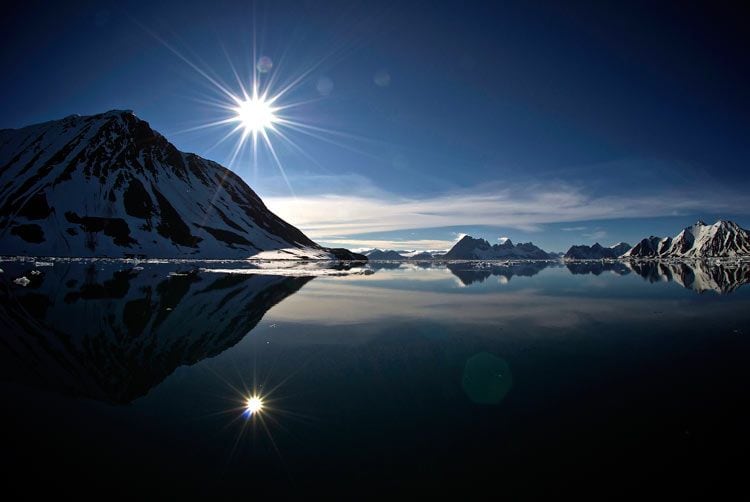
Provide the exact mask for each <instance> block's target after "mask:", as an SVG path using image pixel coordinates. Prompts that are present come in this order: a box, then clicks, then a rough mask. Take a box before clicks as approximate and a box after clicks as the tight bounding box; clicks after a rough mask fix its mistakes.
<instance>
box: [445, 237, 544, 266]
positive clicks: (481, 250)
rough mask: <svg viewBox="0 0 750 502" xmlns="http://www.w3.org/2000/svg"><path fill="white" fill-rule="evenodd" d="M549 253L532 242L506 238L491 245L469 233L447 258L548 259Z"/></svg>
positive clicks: (447, 254)
mask: <svg viewBox="0 0 750 502" xmlns="http://www.w3.org/2000/svg"><path fill="white" fill-rule="evenodd" d="M549 257H550V256H549V255H548V254H547V253H546V252H544V251H542V250H541V249H539V248H538V247H536V246H535V245H534V244H532V243H531V242H527V243H521V244H515V245H514V244H513V242H511V240H510V239H505V240H504V241H503V242H502V243H500V244H495V245H490V243H489V242H487V241H486V240H484V239H475V238H473V237H471V236H469V235H466V236H464V237H463V238H462V239H461V240H460V241H458V242H457V243H456V244H455V245H454V246H453V247H452V248H451V249H450V251H448V252H447V253H446V254H445V256H443V258H444V259H446V260H503V259H523V260H547V259H549Z"/></svg>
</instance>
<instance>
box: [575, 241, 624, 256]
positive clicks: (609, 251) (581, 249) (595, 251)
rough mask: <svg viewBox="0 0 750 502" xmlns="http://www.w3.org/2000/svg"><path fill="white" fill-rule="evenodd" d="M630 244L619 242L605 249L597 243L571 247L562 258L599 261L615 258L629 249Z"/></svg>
mask: <svg viewBox="0 0 750 502" xmlns="http://www.w3.org/2000/svg"><path fill="white" fill-rule="evenodd" d="M630 247H631V246H630V244H627V243H625V242H619V243H617V244H615V245H614V246H610V247H608V248H605V247H604V246H602V245H601V244H599V243H598V242H597V243H596V244H594V245H593V246H587V245H585V244H583V245H580V246H571V247H570V249H568V251H567V253H565V255H564V256H563V258H565V259H567V260H601V259H605V258H617V257H618V256H621V255H622V254H624V253H625V252H627V251H628V250H629V249H630Z"/></svg>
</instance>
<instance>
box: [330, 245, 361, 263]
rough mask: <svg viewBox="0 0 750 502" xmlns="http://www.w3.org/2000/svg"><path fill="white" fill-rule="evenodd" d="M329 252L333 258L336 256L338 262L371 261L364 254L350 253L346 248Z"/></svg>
mask: <svg viewBox="0 0 750 502" xmlns="http://www.w3.org/2000/svg"><path fill="white" fill-rule="evenodd" d="M327 250H328V252H330V253H331V254H332V255H333V256H335V257H336V259H337V260H344V261H367V260H368V259H369V258H368V257H367V256H365V255H363V254H360V253H354V252H353V251H349V250H348V249H344V248H328V249H327Z"/></svg>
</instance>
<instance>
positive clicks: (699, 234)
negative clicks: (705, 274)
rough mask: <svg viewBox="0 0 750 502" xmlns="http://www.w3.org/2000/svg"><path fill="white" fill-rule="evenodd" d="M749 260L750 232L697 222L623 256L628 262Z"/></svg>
mask: <svg viewBox="0 0 750 502" xmlns="http://www.w3.org/2000/svg"><path fill="white" fill-rule="evenodd" d="M739 256H750V232H748V231H747V230H745V229H744V228H741V227H740V226H739V225H737V224H736V223H734V222H732V221H724V220H719V221H717V222H716V223H714V224H713V225H706V224H705V223H704V222H702V221H698V222H697V223H695V224H694V225H691V226H689V227H687V228H685V229H684V230H683V231H682V232H680V233H679V234H677V235H676V236H675V237H664V238H661V237H654V236H651V237H648V238H646V239H643V240H642V241H641V242H639V243H638V244H636V245H635V246H633V248H632V249H630V250H629V251H628V252H626V253H625V254H624V257H626V258H631V257H632V258H722V257H723V258H728V257H739Z"/></svg>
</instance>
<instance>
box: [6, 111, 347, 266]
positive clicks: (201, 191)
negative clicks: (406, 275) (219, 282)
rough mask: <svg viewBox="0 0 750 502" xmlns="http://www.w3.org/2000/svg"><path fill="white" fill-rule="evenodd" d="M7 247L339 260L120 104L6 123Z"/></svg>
mask: <svg viewBox="0 0 750 502" xmlns="http://www.w3.org/2000/svg"><path fill="white" fill-rule="evenodd" d="M264 253H265V254H264ZM0 254H5V255H14V254H25V255H34V256H83V257H85V256H109V257H125V256H128V255H140V256H147V257H158V258H233V259H244V258H251V257H254V256H259V257H261V258H274V257H275V258H280V257H284V258H287V259H337V258H336V256H335V254H334V253H332V252H330V251H328V250H327V249H325V248H323V247H321V246H319V245H317V244H316V243H314V242H313V241H311V240H310V239H309V238H307V237H306V236H305V235H304V234H303V233H302V232H301V231H300V230H298V229H297V228H295V227H293V226H292V225H290V224H288V223H286V222H285V221H283V220H281V219H280V218H279V217H277V216H276V215H275V214H273V213H272V212H271V211H269V210H268V208H267V207H266V206H265V205H264V204H263V202H262V201H261V200H260V198H259V197H258V196H257V194H255V192H253V191H252V190H251V189H250V187H248V186H247V184H245V182H244V181H243V180H242V179H241V178H239V177H238V176H237V175H236V174H234V173H233V172H231V171H230V170H228V169H226V168H224V167H222V166H221V165H219V164H217V163H215V162H211V161H209V160H206V159H202V158H200V157H198V156H197V155H194V154H190V153H183V152H180V151H179V150H177V149H176V148H175V147H174V146H173V145H172V144H171V143H169V142H168V141H167V140H166V139H165V138H164V137H163V136H162V135H160V134H159V133H157V132H156V131H154V130H153V129H151V127H150V126H149V124H148V123H147V122H145V121H143V120H141V119H139V118H137V117H136V116H135V115H133V113H132V112H130V111H122V110H113V111H110V112H107V113H102V114H98V115H91V116H84V117H80V116H70V117H66V118H64V119H62V120H56V121H50V122H45V123H42V124H37V125H32V126H28V127H24V128H22V129H5V130H2V131H0ZM338 255H340V256H343V255H345V253H342V252H338Z"/></svg>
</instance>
